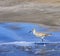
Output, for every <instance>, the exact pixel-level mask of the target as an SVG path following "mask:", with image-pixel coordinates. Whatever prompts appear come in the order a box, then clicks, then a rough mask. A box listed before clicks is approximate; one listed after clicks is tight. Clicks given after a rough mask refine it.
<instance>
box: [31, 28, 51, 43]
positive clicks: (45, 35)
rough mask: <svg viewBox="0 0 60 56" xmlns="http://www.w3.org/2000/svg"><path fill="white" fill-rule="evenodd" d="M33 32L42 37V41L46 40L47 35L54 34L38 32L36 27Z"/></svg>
mask: <svg viewBox="0 0 60 56" xmlns="http://www.w3.org/2000/svg"><path fill="white" fill-rule="evenodd" d="M32 32H33V34H34V35H35V36H36V37H39V38H41V39H42V42H43V40H44V38H45V37H47V36H51V35H52V34H47V33H43V32H37V31H36V29H33V30H32Z"/></svg>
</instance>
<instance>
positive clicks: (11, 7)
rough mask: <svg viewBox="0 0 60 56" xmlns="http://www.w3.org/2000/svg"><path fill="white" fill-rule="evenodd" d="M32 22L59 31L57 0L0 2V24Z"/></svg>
mask: <svg viewBox="0 0 60 56" xmlns="http://www.w3.org/2000/svg"><path fill="white" fill-rule="evenodd" d="M11 21H12V22H13V21H14V22H32V23H38V24H40V25H43V26H46V27H49V28H51V29H55V30H56V29H57V30H58V31H59V30H60V1H59V0H51V1H50V0H46V1H44V0H38V1H34V0H32V1H29V0H24V1H23V0H22V1H21V0H10V1H8V0H4V1H2V0H1V1H0V22H11Z"/></svg>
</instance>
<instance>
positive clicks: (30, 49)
mask: <svg viewBox="0 0 60 56" xmlns="http://www.w3.org/2000/svg"><path fill="white" fill-rule="evenodd" d="M16 44H17V43H16ZM16 44H13V42H12V44H2V45H0V55H1V56H17V55H18V56H26V55H28V56H53V55H54V56H57V55H58V56H59V55H60V44H59V43H55V44H54V43H50V44H48V43H45V44H46V46H44V45H43V44H41V43H39V44H38V43H35V44H34V43H33V44H34V46H33V44H32V46H24V45H23V46H21V44H19V45H16ZM23 44H24V43H23Z"/></svg>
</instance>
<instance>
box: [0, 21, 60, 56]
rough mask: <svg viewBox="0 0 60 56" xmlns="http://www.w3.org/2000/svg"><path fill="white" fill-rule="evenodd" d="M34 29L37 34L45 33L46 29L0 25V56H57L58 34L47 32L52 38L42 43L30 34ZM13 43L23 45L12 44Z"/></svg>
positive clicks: (47, 38) (58, 48) (17, 24)
mask: <svg viewBox="0 0 60 56" xmlns="http://www.w3.org/2000/svg"><path fill="white" fill-rule="evenodd" d="M34 28H35V29H36V30H37V31H39V32H46V30H47V29H48V28H43V27H41V26H39V25H37V24H32V23H20V22H18V23H17V22H7V23H0V56H27V55H28V56H59V55H60V32H51V31H50V32H49V31H48V32H47V33H49V34H52V36H49V37H46V38H45V39H44V42H43V43H42V40H41V39H40V38H37V37H36V36H34V35H33V33H32V32H30V31H32V29H34ZM11 42H12V43H11ZM14 42H18V43H19V42H23V43H22V44H21V43H20V44H17V43H16V44H14ZM25 42H26V43H25ZM27 42H30V43H31V42H33V44H32V45H31V44H30V43H28V44H27ZM3 43H5V44H3ZM7 43H8V44H7ZM9 43H11V44H9ZM36 43H37V44H36ZM46 43H47V44H46ZM44 44H45V45H46V46H44Z"/></svg>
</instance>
